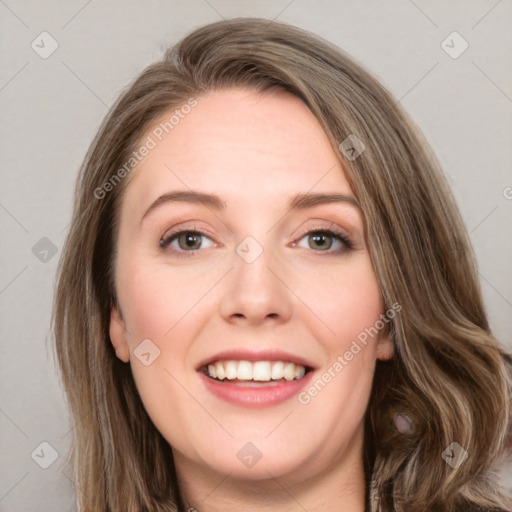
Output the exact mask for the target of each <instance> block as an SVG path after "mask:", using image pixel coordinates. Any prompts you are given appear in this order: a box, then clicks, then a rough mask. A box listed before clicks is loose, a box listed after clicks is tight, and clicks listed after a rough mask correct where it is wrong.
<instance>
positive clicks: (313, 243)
mask: <svg viewBox="0 0 512 512" xmlns="http://www.w3.org/2000/svg"><path fill="white" fill-rule="evenodd" d="M303 240H305V242H304V243H302V241H303ZM298 246H299V247H305V248H306V249H314V250H315V251H319V252H334V253H342V252H345V251H347V250H349V249H351V248H352V246H351V244H350V240H349V238H348V237H347V236H346V235H344V234H342V233H338V232H335V231H332V230H330V229H318V230H314V231H310V232H309V233H306V234H305V235H304V236H303V237H302V238H301V239H300V241H299V243H298Z"/></svg>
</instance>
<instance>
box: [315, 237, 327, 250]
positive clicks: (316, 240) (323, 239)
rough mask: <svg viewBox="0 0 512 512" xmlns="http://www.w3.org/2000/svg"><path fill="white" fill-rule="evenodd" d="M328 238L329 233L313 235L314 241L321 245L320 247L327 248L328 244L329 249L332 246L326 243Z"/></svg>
mask: <svg viewBox="0 0 512 512" xmlns="http://www.w3.org/2000/svg"><path fill="white" fill-rule="evenodd" d="M326 238H328V235H322V234H318V235H313V242H314V243H315V244H317V245H318V246H320V248H325V247H326V246H327V249H329V248H330V244H326V243H325V239H326Z"/></svg>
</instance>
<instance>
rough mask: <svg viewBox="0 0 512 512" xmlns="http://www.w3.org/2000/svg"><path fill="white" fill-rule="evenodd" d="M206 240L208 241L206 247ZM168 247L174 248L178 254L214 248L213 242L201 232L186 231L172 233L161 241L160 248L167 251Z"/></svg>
mask: <svg viewBox="0 0 512 512" xmlns="http://www.w3.org/2000/svg"><path fill="white" fill-rule="evenodd" d="M204 240H208V243H207V244H206V245H205V244H204ZM168 246H171V247H173V249H174V250H175V251H177V252H193V251H197V250H199V249H206V248H208V247H212V246H213V242H212V240H211V239H210V238H208V237H207V236H206V235H205V234H204V233H201V232H200V231H193V230H185V231H177V232H175V233H171V234H170V235H167V236H165V237H164V238H162V239H161V240H160V247H162V248H163V249H165V248H166V247H168Z"/></svg>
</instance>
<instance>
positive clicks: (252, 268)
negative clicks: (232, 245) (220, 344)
mask: <svg viewBox="0 0 512 512" xmlns="http://www.w3.org/2000/svg"><path fill="white" fill-rule="evenodd" d="M249 261H250V260H249ZM233 267H234V268H233V270H232V271H231V272H229V275H228V276H227V278H228V279H229V281H228V282H227V287H226V288H225V293H224V294H223V296H222V299H221V303H220V313H221V316H222V318H223V319H224V320H225V321H226V322H228V323H230V324H233V325H247V326H257V325H260V324H262V325H263V324H273V325H277V324H282V323H285V322H287V321H288V320H289V319H290V318H291V315H292V309H293V292H292V291H291V288H290V286H289V284H288V283H286V275H283V274H284V270H283V269H282V266H279V264H278V260H277V258H275V257H272V255H271V253H270V251H266V250H265V249H264V250H263V252H262V253H261V254H260V255H259V256H258V257H257V258H256V259H255V260H254V261H252V262H250V263H249V262H248V261H246V260H244V259H243V257H241V256H239V255H238V254H237V253H235V254H234V258H233Z"/></svg>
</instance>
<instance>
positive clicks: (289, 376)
mask: <svg viewBox="0 0 512 512" xmlns="http://www.w3.org/2000/svg"><path fill="white" fill-rule="evenodd" d="M284 378H285V379H286V380H293V379H294V378H295V365H294V364H293V363H287V364H285V365H284Z"/></svg>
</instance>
